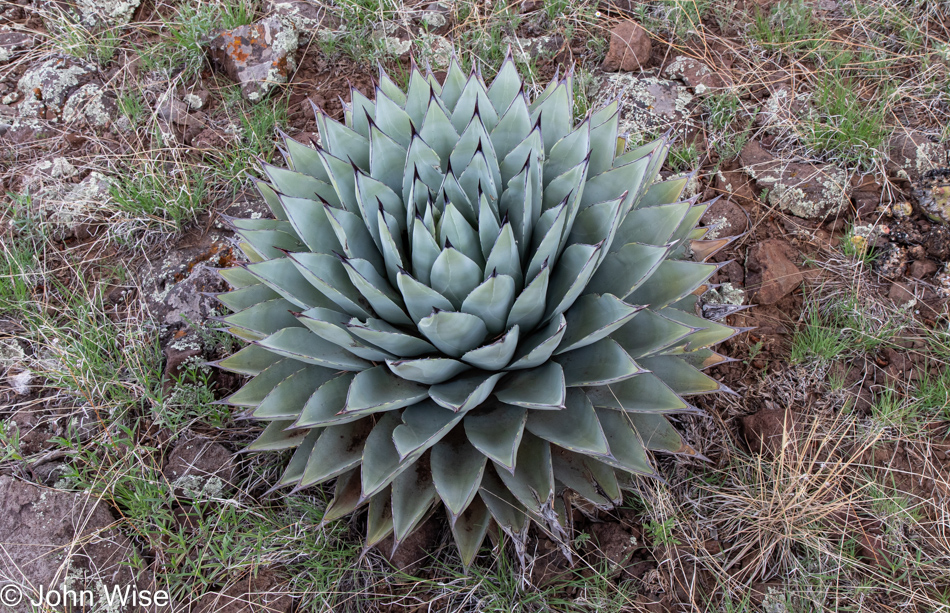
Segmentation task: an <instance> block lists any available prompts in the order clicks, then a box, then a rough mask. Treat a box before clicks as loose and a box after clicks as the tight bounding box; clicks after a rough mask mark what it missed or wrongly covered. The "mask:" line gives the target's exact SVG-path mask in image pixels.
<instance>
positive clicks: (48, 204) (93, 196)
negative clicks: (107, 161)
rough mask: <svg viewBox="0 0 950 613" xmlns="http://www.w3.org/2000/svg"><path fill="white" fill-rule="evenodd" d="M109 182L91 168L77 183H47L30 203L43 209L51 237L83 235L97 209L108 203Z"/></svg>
mask: <svg viewBox="0 0 950 613" xmlns="http://www.w3.org/2000/svg"><path fill="white" fill-rule="evenodd" d="M54 163H55V160H54ZM111 185H112V182H111V181H110V179H109V178H108V177H106V176H105V175H103V174H102V173H100V172H97V171H93V172H91V173H89V174H88V175H87V176H86V178H85V179H83V180H82V181H80V182H79V183H77V184H71V183H63V182H61V181H59V182H55V183H52V184H49V185H48V186H47V187H46V188H44V189H43V190H42V191H41V192H39V194H38V197H37V199H36V201H34V202H35V203H36V204H37V205H38V206H39V207H40V209H41V210H42V211H44V212H45V214H46V222H47V223H48V224H49V225H50V228H51V234H52V235H53V236H55V237H56V238H58V239H67V238H72V237H76V238H85V237H86V236H88V234H89V228H88V225H89V224H90V223H92V222H94V221H96V219H97V213H98V211H99V210H100V209H103V208H105V207H106V206H107V205H108V202H109V200H110V197H111V195H110V191H109V190H110V187H111Z"/></svg>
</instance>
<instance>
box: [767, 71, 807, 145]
mask: <svg viewBox="0 0 950 613" xmlns="http://www.w3.org/2000/svg"><path fill="white" fill-rule="evenodd" d="M768 90H769V96H768V97H767V98H766V99H765V102H764V104H762V106H761V108H760V109H759V112H758V113H756V114H755V125H756V126H757V127H759V128H762V129H763V130H765V132H766V133H768V134H775V135H785V134H788V133H793V134H794V128H795V126H796V125H797V124H798V121H799V120H800V119H801V118H802V117H804V116H805V115H807V114H808V112H809V108H810V107H809V94H805V93H802V92H800V91H799V90H798V89H796V88H795V87H793V85H791V84H789V83H788V82H785V81H782V82H779V83H777V84H775V85H769V86H768ZM796 138H797V136H796Z"/></svg>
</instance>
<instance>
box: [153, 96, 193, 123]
mask: <svg viewBox="0 0 950 613" xmlns="http://www.w3.org/2000/svg"><path fill="white" fill-rule="evenodd" d="M199 102H200V101H199ZM189 110H190V106H189V105H188V104H187V103H186V102H185V101H184V100H181V99H180V98H178V96H177V95H176V94H175V92H174V90H169V91H167V92H166V93H165V94H164V95H163V96H161V97H159V99H158V102H157V103H156V104H155V114H156V115H157V116H158V118H159V119H161V120H162V121H165V122H169V123H174V124H178V125H180V126H187V127H199V126H202V125H204V124H202V122H201V121H199V120H198V119H197V118H195V117H192V116H191V115H189V114H188V111H189Z"/></svg>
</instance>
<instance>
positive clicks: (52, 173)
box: [31, 157, 79, 179]
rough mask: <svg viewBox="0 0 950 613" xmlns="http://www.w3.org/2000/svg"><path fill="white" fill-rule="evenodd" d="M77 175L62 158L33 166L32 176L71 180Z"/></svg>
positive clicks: (76, 171)
mask: <svg viewBox="0 0 950 613" xmlns="http://www.w3.org/2000/svg"><path fill="white" fill-rule="evenodd" d="M78 173H79V171H78V170H76V167H75V166H73V165H72V164H70V163H69V160H67V159H66V158H64V157H57V158H52V159H50V160H42V161H40V162H37V163H36V165H35V166H33V171H32V173H31V174H32V176H33V177H36V178H43V179H71V178H73V177H75V176H76V175H77V174H78Z"/></svg>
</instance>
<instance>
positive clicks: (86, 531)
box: [0, 476, 154, 613]
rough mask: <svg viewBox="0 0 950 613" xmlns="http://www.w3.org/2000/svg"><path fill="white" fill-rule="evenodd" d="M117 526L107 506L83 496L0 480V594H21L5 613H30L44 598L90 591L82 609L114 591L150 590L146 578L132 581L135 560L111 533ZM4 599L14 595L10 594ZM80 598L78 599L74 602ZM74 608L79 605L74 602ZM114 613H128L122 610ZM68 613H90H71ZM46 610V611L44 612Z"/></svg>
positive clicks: (121, 540)
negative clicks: (43, 595) (47, 594)
mask: <svg viewBox="0 0 950 613" xmlns="http://www.w3.org/2000/svg"><path fill="white" fill-rule="evenodd" d="M114 523H115V520H114V519H113V517H112V514H111V513H110V512H109V509H108V507H107V506H106V504H105V503H104V502H102V501H100V500H96V499H95V498H91V497H89V496H86V495H84V494H73V493H69V492H60V491H56V490H49V489H46V488H40V487H37V486H35V485H32V484H29V483H24V482H22V481H17V480H15V479H13V478H11V477H7V476H0V552H2V554H0V590H2V588H3V586H6V585H11V584H12V585H15V586H18V588H19V589H20V590H21V591H22V594H23V596H24V597H23V599H22V600H21V601H20V602H18V603H13V601H12V600H11V601H10V602H6V601H5V602H4V608H3V611H4V612H9V613H28V612H30V611H33V610H34V609H33V608H32V607H31V606H30V605H29V600H30V599H34V600H35V599H36V597H37V595H38V590H39V589H40V588H42V589H43V591H44V592H49V591H50V590H53V591H60V592H62V590H74V591H75V592H76V593H77V594H79V593H80V592H82V591H83V590H90V592H91V595H87V596H86V601H85V602H86V604H87V605H90V604H92V603H96V604H98V603H101V604H102V608H98V607H97V608H96V609H95V610H106V609H105V604H106V602H107V600H106V592H107V591H109V592H111V590H112V589H113V586H121V587H122V588H124V587H125V586H133V589H135V587H134V586H135V585H136V584H138V587H140V588H142V589H154V588H153V587H151V586H149V585H147V583H146V581H145V579H144V575H143V574H139V576H138V577H136V576H135V575H133V571H132V569H131V565H132V564H133V563H134V560H135V559H136V556H135V555H134V551H133V550H132V545H131V543H130V542H129V540H128V538H126V536H125V535H124V534H122V533H121V532H120V531H119V530H117V529H116V528H114V527H112V526H113V524H114ZM8 590H9V591H5V592H3V593H4V595H7V594H11V593H16V592H17V590H16V589H13V588H8ZM77 598H78V596H77ZM77 602H78V601H77ZM117 605H118V603H116V606H115V608H111V609H109V611H114V612H115V613H120V612H125V611H132V610H133V608H134V607H132V606H131V603H128V606H126V607H119V606H117ZM69 609H70V610H93V609H92V608H91V607H90V608H89V609H86V608H85V607H79V606H76V607H69ZM44 610H45V609H44Z"/></svg>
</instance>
